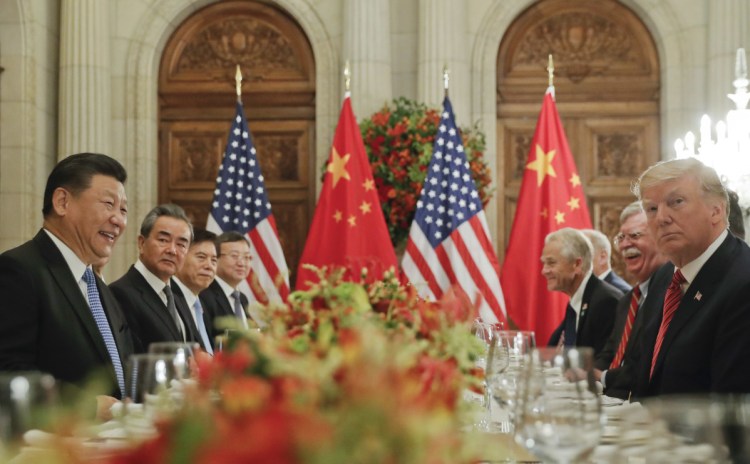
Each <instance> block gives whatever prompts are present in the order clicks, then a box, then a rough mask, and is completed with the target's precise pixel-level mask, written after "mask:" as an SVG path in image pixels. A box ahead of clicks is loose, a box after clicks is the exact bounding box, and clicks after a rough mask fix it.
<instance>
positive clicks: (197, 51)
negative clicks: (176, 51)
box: [177, 18, 302, 80]
mask: <svg viewBox="0 0 750 464" xmlns="http://www.w3.org/2000/svg"><path fill="white" fill-rule="evenodd" d="M236 64H240V65H241V66H242V67H243V68H246V69H252V70H253V72H252V74H250V76H249V77H250V79H252V80H262V79H264V77H265V74H267V73H268V72H269V71H273V70H291V71H295V72H299V73H301V72H302V66H301V65H300V63H299V61H298V60H297V57H296V56H295V54H294V49H293V48H292V46H291V43H290V41H289V39H288V38H286V37H285V36H284V35H282V34H281V33H280V32H279V31H278V29H276V28H275V27H273V26H271V25H269V24H267V23H265V22H261V21H258V20H255V19H246V18H243V19H226V20H223V21H220V22H216V23H212V24H210V25H209V26H208V27H207V28H206V29H204V30H203V31H201V32H200V33H198V34H196V35H194V36H192V37H191V41H190V42H189V43H188V44H187V45H185V48H184V49H183V51H182V54H181V55H180V57H179V60H178V64H177V71H178V72H183V71H196V70H198V71H205V70H211V69H227V68H229V69H233V68H234V66H235V65H236Z"/></svg>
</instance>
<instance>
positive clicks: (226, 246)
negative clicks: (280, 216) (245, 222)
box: [200, 231, 252, 336]
mask: <svg viewBox="0 0 750 464" xmlns="http://www.w3.org/2000/svg"><path fill="white" fill-rule="evenodd" d="M216 248H217V250H218V252H219V257H218V262H217V266H216V278H215V279H214V281H213V282H212V283H211V285H209V286H208V288H207V289H205V290H204V291H203V292H201V294H200V296H201V298H202V299H204V300H205V301H206V306H207V308H206V310H207V311H208V312H210V314H211V318H212V320H213V321H214V324H213V336H217V335H221V333H222V330H220V329H219V328H218V327H217V326H216V324H215V321H216V318H219V317H226V316H234V317H235V318H237V320H238V321H239V324H240V326H241V327H244V328H247V327H248V321H247V311H248V298H247V295H246V294H245V293H244V292H243V291H242V290H241V288H240V287H241V286H242V287H244V286H245V285H243V283H244V282H246V279H247V276H248V275H249V274H250V262H251V261H252V254H251V253H250V250H251V249H250V241H249V240H248V238H247V237H246V236H244V235H243V234H241V233H239V232H233V231H230V232H224V233H223V234H221V235H219V236H218V237H217V238H216Z"/></svg>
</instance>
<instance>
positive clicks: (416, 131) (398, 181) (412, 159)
mask: <svg viewBox="0 0 750 464" xmlns="http://www.w3.org/2000/svg"><path fill="white" fill-rule="evenodd" d="M439 124H440V112H439V110H436V109H432V108H427V106H426V105H424V104H421V103H417V102H414V101H411V100H408V99H406V98H398V99H395V100H393V104H392V106H391V105H386V106H384V107H383V108H382V109H381V110H380V111H378V112H377V113H375V114H373V115H372V116H371V117H370V118H369V119H365V120H364V121H362V122H361V123H360V129H361V130H362V139H363V141H364V144H365V150H366V151H367V156H368V158H369V160H370V166H371V167H372V173H373V176H374V178H375V185H376V187H377V190H378V196H379V198H380V205H381V207H382V208H383V214H384V215H385V218H386V223H387V224H388V231H389V233H390V235H391V241H392V243H393V245H394V247H396V249H399V247H402V246H404V244H405V243H406V239H407V237H408V235H409V227H410V225H411V222H412V219H414V212H415V209H416V205H417V200H418V199H419V194H420V193H421V191H422V183H423V182H424V179H425V177H426V176H427V166H428V164H429V162H430V158H431V157H432V146H433V143H434V141H435V134H437V132H438V126H439ZM461 136H462V139H463V144H464V152H465V153H466V156H467V158H468V161H469V167H470V169H471V172H472V174H473V177H474V182H475V184H476V186H477V190H478V193H479V197H480V199H481V200H482V204H483V205H485V206H486V205H487V202H488V201H489V199H490V196H491V195H492V189H491V188H490V184H491V182H492V178H491V177H490V171H489V168H488V166H487V162H486V161H485V159H484V150H485V137H484V134H483V133H482V132H481V131H480V130H479V129H478V127H477V126H476V125H475V126H474V127H471V128H462V129H461Z"/></svg>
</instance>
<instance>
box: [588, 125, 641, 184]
mask: <svg viewBox="0 0 750 464" xmlns="http://www.w3.org/2000/svg"><path fill="white" fill-rule="evenodd" d="M641 156H643V145H642V144H641V141H640V139H639V137H638V135H637V134H598V135H597V136H596V157H597V172H596V174H597V176H600V177H601V176H603V177H636V176H637V175H638V174H640V169H639V166H640V163H639V161H638V160H639V158H640V157H641Z"/></svg>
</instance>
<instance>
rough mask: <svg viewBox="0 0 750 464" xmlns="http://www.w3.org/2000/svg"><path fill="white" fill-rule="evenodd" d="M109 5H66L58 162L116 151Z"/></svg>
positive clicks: (68, 0)
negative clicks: (76, 155) (112, 137)
mask: <svg viewBox="0 0 750 464" xmlns="http://www.w3.org/2000/svg"><path fill="white" fill-rule="evenodd" d="M109 5H110V2H108V1H101V0H62V3H61V7H60V97H59V105H60V106H59V109H58V116H59V118H58V120H59V127H58V134H59V140H58V156H59V158H64V157H66V156H68V155H71V154H73V153H78V152H83V151H90V152H99V153H108V154H109V150H110V126H111V121H112V114H111V99H112V91H111V87H112V86H111V82H110V78H111V75H110V74H111V73H110V67H109V53H110V40H109V32H110V29H111V28H110V24H109Z"/></svg>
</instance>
